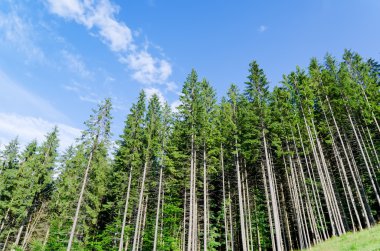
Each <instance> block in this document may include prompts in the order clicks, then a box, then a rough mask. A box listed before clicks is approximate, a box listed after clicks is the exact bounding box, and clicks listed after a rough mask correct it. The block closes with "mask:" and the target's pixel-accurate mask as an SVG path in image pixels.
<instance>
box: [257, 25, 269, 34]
mask: <svg viewBox="0 0 380 251" xmlns="http://www.w3.org/2000/svg"><path fill="white" fill-rule="evenodd" d="M267 30H268V26H266V25H260V27H259V28H258V29H257V31H258V32H260V33H263V32H265V31H267Z"/></svg>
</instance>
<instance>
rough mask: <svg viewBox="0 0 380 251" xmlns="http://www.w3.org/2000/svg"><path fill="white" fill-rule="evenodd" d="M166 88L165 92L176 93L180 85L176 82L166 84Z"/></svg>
mask: <svg viewBox="0 0 380 251" xmlns="http://www.w3.org/2000/svg"><path fill="white" fill-rule="evenodd" d="M165 86H166V89H165V91H169V92H176V91H177V89H178V85H177V84H176V83H174V82H167V83H165Z"/></svg>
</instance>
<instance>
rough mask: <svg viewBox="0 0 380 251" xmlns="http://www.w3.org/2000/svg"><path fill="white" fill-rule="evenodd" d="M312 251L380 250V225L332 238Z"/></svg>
mask: <svg viewBox="0 0 380 251" xmlns="http://www.w3.org/2000/svg"><path fill="white" fill-rule="evenodd" d="M309 250H311V251H338V250H360V251H373V250H380V224H378V225H376V226H374V227H372V228H370V229H365V230H363V231H360V232H355V233H354V232H349V233H346V234H344V235H342V236H339V237H332V238H330V239H328V240H327V241H325V242H323V243H320V244H318V245H316V246H314V247H312V248H311V249H309Z"/></svg>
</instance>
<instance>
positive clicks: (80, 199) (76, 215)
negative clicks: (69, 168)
mask: <svg viewBox="0 0 380 251" xmlns="http://www.w3.org/2000/svg"><path fill="white" fill-rule="evenodd" d="M93 151H94V149H92V151H91V153H90V157H89V158H88V163H87V167H86V171H85V173H84V177H83V183H82V188H81V190H80V194H79V200H78V203H77V208H76V210H75V216H74V220H73V225H72V227H71V232H70V239H69V243H68V244H67V251H70V250H71V246H72V244H73V241H74V235H75V229H76V226H77V223H78V218H79V212H80V208H81V206H82V200H83V195H84V190H85V188H86V184H87V179H88V174H89V172H90V167H91V161H92V156H93Z"/></svg>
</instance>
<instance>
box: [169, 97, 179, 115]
mask: <svg viewBox="0 0 380 251" xmlns="http://www.w3.org/2000/svg"><path fill="white" fill-rule="evenodd" d="M180 105H181V101H179V100H176V101H174V102H173V103H171V104H170V108H171V110H172V112H178V106H180Z"/></svg>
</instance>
